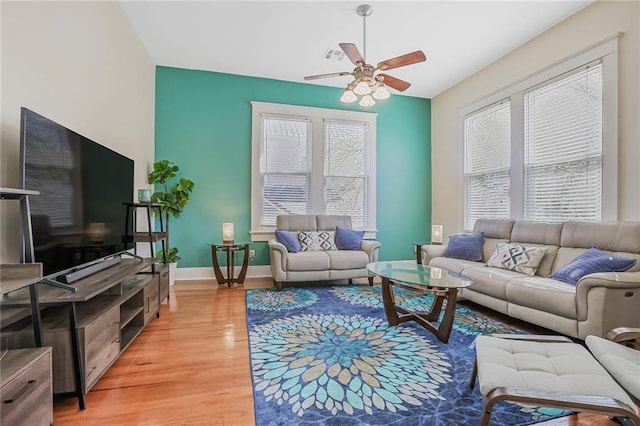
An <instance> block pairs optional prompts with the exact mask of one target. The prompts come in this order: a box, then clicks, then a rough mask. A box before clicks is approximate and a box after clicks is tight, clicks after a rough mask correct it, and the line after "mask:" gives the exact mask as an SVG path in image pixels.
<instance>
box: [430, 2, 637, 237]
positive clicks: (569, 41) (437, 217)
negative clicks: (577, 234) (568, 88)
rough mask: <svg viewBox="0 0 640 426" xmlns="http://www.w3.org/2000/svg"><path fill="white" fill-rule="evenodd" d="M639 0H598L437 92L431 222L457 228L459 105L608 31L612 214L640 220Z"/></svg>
mask: <svg viewBox="0 0 640 426" xmlns="http://www.w3.org/2000/svg"><path fill="white" fill-rule="evenodd" d="M639 27H640V2H636V1H631V2H626V1H598V2H596V3H594V4H592V5H590V6H589V7H587V8H585V9H583V10H582V11H580V12H578V13H577V14H576V15H574V16H572V17H570V18H568V19H567V20H565V21H564V22H561V23H560V24H558V25H557V26H555V27H553V28H551V29H549V30H548V31H546V32H544V33H543V34H541V35H540V36H538V37H536V38H535V39H533V40H531V41H530V42H528V43H526V44H525V45H523V46H521V47H520V48H518V49H516V50H515V51H513V52H511V53H510V54H509V55H507V56H505V57H503V58H502V59H500V60H498V61H496V62H495V63H493V64H491V65H490V66H488V67H487V68H485V69H483V70H482V71H480V72H478V73H476V74H475V75H473V76H472V77H470V78H468V79H466V80H465V81H463V82H461V83H459V84H458V85H456V86H454V87H452V88H451V89H449V90H447V91H445V92H443V93H442V94H440V95H438V96H437V97H435V98H434V99H432V102H431V111H432V141H431V147H432V156H431V158H432V173H433V176H432V181H433V189H432V194H433V195H432V206H433V216H432V223H439V224H443V225H444V229H445V233H446V234H448V235H450V234H453V233H456V232H460V231H462V221H463V213H464V210H463V209H464V204H463V193H464V188H463V181H462V175H463V145H462V139H461V128H460V115H459V114H460V110H461V109H462V108H464V107H466V106H468V105H470V104H473V103H474V102H476V101H478V100H480V99H482V98H484V97H486V96H488V95H490V94H492V93H494V92H497V91H499V90H500V89H503V88H505V87H507V86H509V85H511V84H513V83H515V82H517V81H520V80H522V79H524V78H525V77H528V76H529V75H531V74H533V73H535V72H536V71H538V70H540V69H542V68H545V67H547V66H549V65H551V64H554V63H556V62H558V61H561V60H563V59H564V58H567V57H569V56H571V55H572V54H574V53H576V52H579V51H581V50H583V49H585V48H587V47H589V46H591V45H593V44H595V43H597V42H599V41H601V40H603V39H605V38H607V37H609V36H612V35H615V34H616V33H618V32H623V33H624V36H623V37H622V38H621V39H620V50H619V52H618V56H619V80H618V84H619V89H620V90H619V111H618V112H619V117H620V121H619V124H620V131H619V146H618V173H619V176H618V191H619V193H618V216H619V219H620V220H635V221H639V220H640V189H639V187H640V166H638V165H639V164H640V101H639V99H640V65H639V64H638V62H639V61H640V29H639Z"/></svg>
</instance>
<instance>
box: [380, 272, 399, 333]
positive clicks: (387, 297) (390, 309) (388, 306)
mask: <svg viewBox="0 0 640 426" xmlns="http://www.w3.org/2000/svg"><path fill="white" fill-rule="evenodd" d="M391 287H392V285H391V282H389V279H388V278H385V277H382V304H383V305H384V313H385V314H386V315H387V322H388V323H389V325H398V313H397V312H396V304H395V300H394V299H393V289H392V288H391Z"/></svg>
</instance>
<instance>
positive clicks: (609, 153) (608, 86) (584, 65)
mask: <svg viewBox="0 0 640 426" xmlns="http://www.w3.org/2000/svg"><path fill="white" fill-rule="evenodd" d="M617 42H618V40H617V37H613V38H611V39H609V40H605V41H604V42H602V43H601V44H599V45H597V46H595V47H593V48H591V49H589V50H586V51H584V52H581V53H579V54H577V55H575V56H573V57H571V58H568V59H567V60H565V61H563V62H561V63H558V64H556V65H553V66H551V67H549V68H546V69H544V70H542V71H540V72H538V73H537V74H535V75H533V76H531V77H529V78H527V79H525V80H523V81H521V82H519V83H516V84H515V85H513V86H512V87H508V88H506V89H504V90H502V91H500V92H498V93H496V94H494V95H492V96H490V97H488V98H487V99H485V100H482V101H480V102H478V103H476V104H474V105H472V106H470V107H468V108H465V110H464V111H462V127H463V143H464V218H463V222H464V229H472V228H473V224H474V223H475V221H476V220H477V219H478V218H480V217H492V218H513V219H525V220H530V221H535V222H561V221H567V220H581V221H601V220H616V219H617V175H618V173H617V140H618V136H617V93H618V88H617Z"/></svg>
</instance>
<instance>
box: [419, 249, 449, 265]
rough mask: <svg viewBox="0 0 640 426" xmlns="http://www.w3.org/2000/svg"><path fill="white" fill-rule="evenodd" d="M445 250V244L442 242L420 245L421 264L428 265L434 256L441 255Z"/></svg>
mask: <svg viewBox="0 0 640 426" xmlns="http://www.w3.org/2000/svg"><path fill="white" fill-rule="evenodd" d="M446 250H447V246H446V245H442V244H425V245H423V246H422V264H423V265H425V266H426V265H429V262H431V259H433V258H434V257H443V256H444V252H445V251H446Z"/></svg>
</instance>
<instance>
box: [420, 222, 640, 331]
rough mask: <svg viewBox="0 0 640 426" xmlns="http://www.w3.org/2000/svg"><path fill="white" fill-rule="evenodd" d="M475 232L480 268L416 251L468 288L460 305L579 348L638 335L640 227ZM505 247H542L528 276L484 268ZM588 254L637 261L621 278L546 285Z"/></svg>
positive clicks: (479, 227)
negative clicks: (619, 334)
mask: <svg viewBox="0 0 640 426" xmlns="http://www.w3.org/2000/svg"><path fill="white" fill-rule="evenodd" d="M474 232H484V236H485V239H484V243H483V256H482V261H481V262H472V261H467V260H460V259H453V258H447V257H443V256H444V253H445V250H446V246H445V245H425V246H423V247H422V251H423V259H424V260H423V263H424V264H427V265H430V266H437V267H441V268H445V269H448V270H451V271H455V272H458V273H461V274H462V275H464V276H466V277H468V278H470V279H471V280H473V285H472V286H471V287H469V288H465V289H464V290H463V291H462V297H464V298H465V299H468V300H471V301H473V302H475V303H478V304H480V305H483V306H486V307H488V308H491V309H493V310H496V311H498V312H502V313H503V314H507V315H509V316H511V317H514V318H518V319H521V320H524V321H527V322H529V323H532V324H536V325H539V326H542V327H545V328H548V329H550V330H554V331H557V332H560V333H562V334H565V335H567V336H570V337H575V338H579V339H583V340H584V339H585V338H586V337H587V336H588V335H590V334H593V335H596V336H604V335H606V333H607V332H608V331H609V330H611V329H613V328H616V327H640V222H604V223H590V222H565V223H559V224H548V223H533V222H526V221H513V220H506V219H480V220H478V221H477V222H476V224H475V227H474ZM507 241H508V242H518V243H523V245H527V246H544V247H547V251H546V254H545V256H544V257H543V259H542V262H541V263H540V266H539V267H538V270H537V271H536V274H535V275H534V276H528V275H525V274H522V273H519V272H513V271H510V270H505V269H500V268H494V267H488V266H485V263H486V262H487V260H488V259H489V257H490V256H491V254H492V253H493V252H494V250H495V247H496V244H497V243H499V242H507ZM592 246H596V247H598V248H600V249H602V250H605V251H608V252H611V253H614V254H618V255H620V256H624V257H631V258H636V259H639V260H638V261H637V262H636V264H635V265H634V266H633V267H632V268H631V269H629V270H628V271H625V272H608V273H594V274H590V275H586V276H584V277H582V279H580V280H579V281H578V283H577V285H572V284H567V283H565V282H562V281H558V280H555V279H552V278H549V277H550V276H551V275H552V274H553V273H555V272H556V271H558V269H560V268H562V267H563V266H565V265H567V264H568V263H570V262H571V261H572V260H573V259H575V258H576V257H577V256H578V255H580V254H581V253H584V252H585V251H586V250H588V249H589V248H591V247H592Z"/></svg>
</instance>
